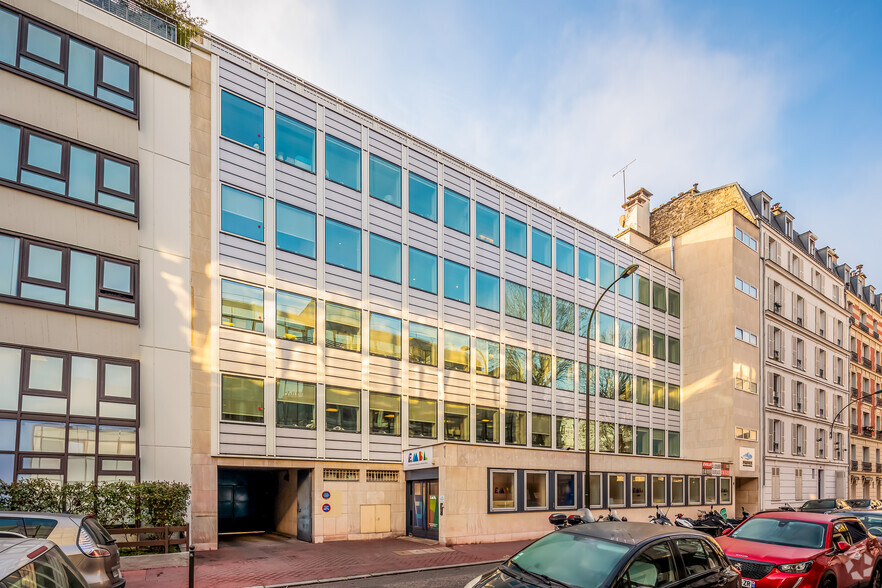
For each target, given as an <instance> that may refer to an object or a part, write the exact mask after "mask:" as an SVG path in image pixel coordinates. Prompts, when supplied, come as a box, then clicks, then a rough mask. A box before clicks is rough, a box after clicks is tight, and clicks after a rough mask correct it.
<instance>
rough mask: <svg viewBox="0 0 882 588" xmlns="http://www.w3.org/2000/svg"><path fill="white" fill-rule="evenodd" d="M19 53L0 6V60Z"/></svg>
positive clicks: (12, 18) (11, 19)
mask: <svg viewBox="0 0 882 588" xmlns="http://www.w3.org/2000/svg"><path fill="white" fill-rule="evenodd" d="M17 53H18V15H16V14H13V13H12V12H9V11H8V10H3V9H2V8H0V62H3V63H8V64H9V65H13V66H14V65H15V58H16V54H17ZM6 481H7V482H8V481H9V480H6Z"/></svg>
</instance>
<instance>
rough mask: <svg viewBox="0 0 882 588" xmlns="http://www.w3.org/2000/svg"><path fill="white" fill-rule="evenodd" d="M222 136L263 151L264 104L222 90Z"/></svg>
mask: <svg viewBox="0 0 882 588" xmlns="http://www.w3.org/2000/svg"><path fill="white" fill-rule="evenodd" d="M221 137H226V138H227V139H232V140H233V141H236V142H237V143H241V144H243V145H247V146H248V147H251V148H253V149H257V150H258V151H263V106H260V105H259V104H255V103H254V102H251V101H249V100H245V99H244V98H240V97H239V96H236V95H235V94H231V93H230V92H227V91H226V90H222V91H221Z"/></svg>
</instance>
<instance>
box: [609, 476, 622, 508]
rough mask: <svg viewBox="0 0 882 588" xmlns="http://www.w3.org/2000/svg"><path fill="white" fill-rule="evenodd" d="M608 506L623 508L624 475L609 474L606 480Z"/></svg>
mask: <svg viewBox="0 0 882 588" xmlns="http://www.w3.org/2000/svg"><path fill="white" fill-rule="evenodd" d="M607 484H608V498H609V505H610V506H625V475H624V474H609V478H608V479H607Z"/></svg>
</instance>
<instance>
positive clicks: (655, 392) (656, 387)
mask: <svg viewBox="0 0 882 588" xmlns="http://www.w3.org/2000/svg"><path fill="white" fill-rule="evenodd" d="M652 406H654V407H655V408H664V407H665V383H664V382H659V381H657V380H653V381H652Z"/></svg>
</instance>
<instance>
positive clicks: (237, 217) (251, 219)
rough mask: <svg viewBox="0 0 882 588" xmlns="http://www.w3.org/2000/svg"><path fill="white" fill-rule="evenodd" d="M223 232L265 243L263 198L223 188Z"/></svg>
mask: <svg viewBox="0 0 882 588" xmlns="http://www.w3.org/2000/svg"><path fill="white" fill-rule="evenodd" d="M221 230H222V231H226V232H228V233H233V234H235V235H239V236H241V237H247V238H249V239H254V240H255V241H261V242H262V241H263V198H262V197H260V196H255V195H254V194H249V193H247V192H243V191H242V190H237V189H236V188H232V187H230V186H221Z"/></svg>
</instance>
